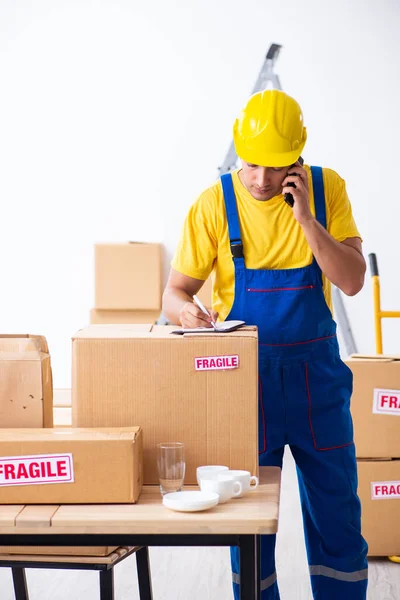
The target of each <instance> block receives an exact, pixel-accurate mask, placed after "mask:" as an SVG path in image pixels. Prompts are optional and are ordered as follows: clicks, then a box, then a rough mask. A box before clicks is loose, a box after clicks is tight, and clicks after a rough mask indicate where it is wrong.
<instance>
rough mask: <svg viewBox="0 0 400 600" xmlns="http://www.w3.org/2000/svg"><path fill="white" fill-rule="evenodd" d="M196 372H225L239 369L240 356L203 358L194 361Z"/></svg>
mask: <svg viewBox="0 0 400 600" xmlns="http://www.w3.org/2000/svg"><path fill="white" fill-rule="evenodd" d="M194 366H195V369H196V371H225V370H226V369H237V368H238V367H239V356H238V354H232V355H231V356H228V355H227V356H201V357H199V358H195V359H194Z"/></svg>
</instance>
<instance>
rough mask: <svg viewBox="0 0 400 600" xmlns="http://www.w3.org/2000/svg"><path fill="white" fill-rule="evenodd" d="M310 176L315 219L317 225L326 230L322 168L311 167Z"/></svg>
mask: <svg viewBox="0 0 400 600" xmlns="http://www.w3.org/2000/svg"><path fill="white" fill-rule="evenodd" d="M311 175H312V184H313V190H314V204H315V217H316V219H317V221H318V223H320V225H322V227H323V228H324V229H326V205H325V192H324V180H323V176H322V168H321V167H311Z"/></svg>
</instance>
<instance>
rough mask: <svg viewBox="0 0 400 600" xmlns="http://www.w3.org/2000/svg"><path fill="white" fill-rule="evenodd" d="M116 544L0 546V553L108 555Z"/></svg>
mask: <svg viewBox="0 0 400 600" xmlns="http://www.w3.org/2000/svg"><path fill="white" fill-rule="evenodd" d="M116 549H117V546H78V547H77V546H0V554H28V555H35V556H36V555H46V556H108V555H109V554H111V552H114V550H116Z"/></svg>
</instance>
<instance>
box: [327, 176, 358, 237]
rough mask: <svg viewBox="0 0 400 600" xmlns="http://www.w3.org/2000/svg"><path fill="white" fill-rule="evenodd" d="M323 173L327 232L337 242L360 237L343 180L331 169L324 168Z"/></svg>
mask: <svg viewBox="0 0 400 600" xmlns="http://www.w3.org/2000/svg"><path fill="white" fill-rule="evenodd" d="M323 173H324V187H325V198H326V208H327V229H328V232H329V233H330V234H331V236H332V237H333V238H335V240H337V241H338V242H343V240H346V239H347V238H352V237H358V238H360V239H361V235H360V233H359V231H358V229H357V225H356V223H355V221H354V217H353V211H352V208H351V204H350V200H349V197H348V195H347V191H346V184H345V182H344V180H343V179H342V178H341V177H340V176H339V175H338V174H337V173H336V172H335V171H332V170H331V169H324V171H323Z"/></svg>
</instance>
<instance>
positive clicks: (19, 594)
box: [11, 567, 29, 600]
mask: <svg viewBox="0 0 400 600" xmlns="http://www.w3.org/2000/svg"><path fill="white" fill-rule="evenodd" d="M11 571H12V576H13V582H14V592H15V599H16V600H29V594H28V586H27V585H26V575H25V569H24V568H22V567H12V568H11Z"/></svg>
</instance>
